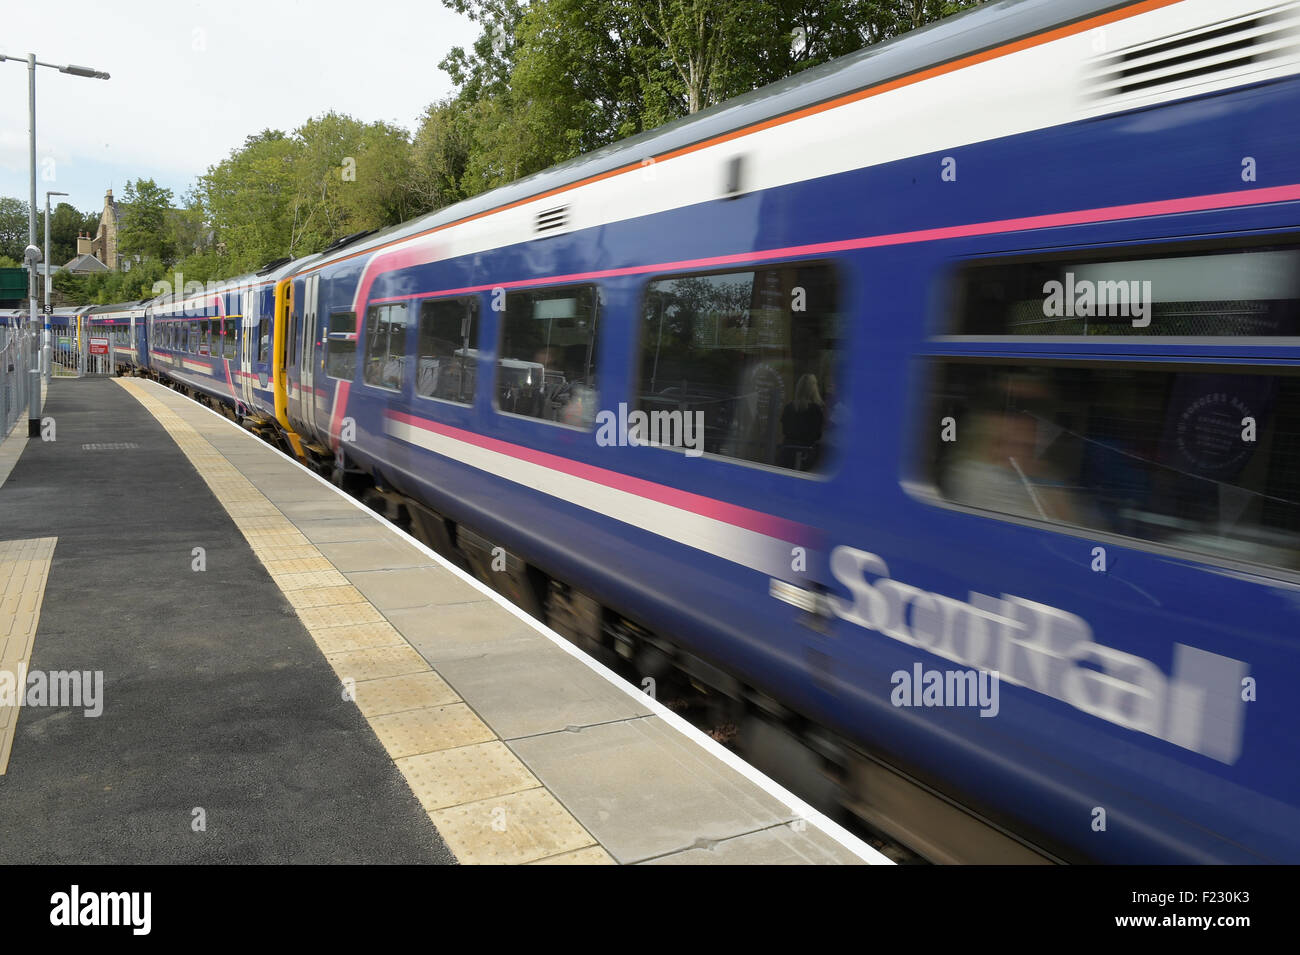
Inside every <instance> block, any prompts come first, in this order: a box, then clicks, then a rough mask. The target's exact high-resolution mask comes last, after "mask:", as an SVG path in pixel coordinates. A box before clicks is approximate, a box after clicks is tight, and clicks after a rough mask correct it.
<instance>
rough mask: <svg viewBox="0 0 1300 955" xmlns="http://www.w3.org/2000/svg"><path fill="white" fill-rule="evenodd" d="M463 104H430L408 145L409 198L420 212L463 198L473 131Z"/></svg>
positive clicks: (452, 102)
mask: <svg viewBox="0 0 1300 955" xmlns="http://www.w3.org/2000/svg"><path fill="white" fill-rule="evenodd" d="M469 109H470V107H468V106H467V105H466V104H465V103H463V102H461V101H460V100H457V99H445V100H440V101H439V102H436V103H432V104H430V106H429V108H428V109H426V110H425V111H424V116H422V117H421V118H420V125H419V127H418V128H417V129H416V132H415V139H414V141H413V142H412V144H411V176H410V182H409V186H410V191H411V200H412V202H414V203H415V205H416V207H417V208H418V209H419V210H421V211H429V210H433V209H441V208H442V207H444V206H449V205H451V204H452V203H453V202H459V201H460V200H461V199H464V198H465V190H464V185H463V183H464V179H465V169H466V166H467V164H468V163H469V153H470V148H471V146H472V144H473V135H474V130H473V126H472V122H471V120H470V117H469Z"/></svg>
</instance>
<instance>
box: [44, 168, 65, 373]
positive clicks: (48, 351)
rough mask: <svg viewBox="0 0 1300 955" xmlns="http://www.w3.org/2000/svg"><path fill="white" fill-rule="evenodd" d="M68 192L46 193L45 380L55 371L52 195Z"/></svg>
mask: <svg viewBox="0 0 1300 955" xmlns="http://www.w3.org/2000/svg"><path fill="white" fill-rule="evenodd" d="M66 195H67V193H66V192H55V191H54V190H52V189H51V190H47V191H46V193H45V341H44V347H43V349H42V351H41V370H42V371H43V372H44V374H45V380H46V381H49V380H50V375H52V374H53V373H54V369H53V368H52V367H51V359H52V357H53V355H52V353H51V351H52V347H53V344H54V342H53V340H52V337H51V335H50V318H51V313H52V312H53V311H54V309H53V308H52V307H51V306H50V196H66Z"/></svg>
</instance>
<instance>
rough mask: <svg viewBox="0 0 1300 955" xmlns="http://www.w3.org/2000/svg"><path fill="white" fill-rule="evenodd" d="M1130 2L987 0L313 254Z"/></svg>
mask: <svg viewBox="0 0 1300 955" xmlns="http://www.w3.org/2000/svg"><path fill="white" fill-rule="evenodd" d="M1134 2H1136V0H1123V2H1117V0H995V2H992V3H987V4H984V5H982V6H978V7H973V8H971V9H969V10H965V11H963V12H961V13H958V14H955V15H953V16H951V17H947V18H945V19H943V20H940V21H937V22H935V23H931V24H929V25H927V26H924V27H921V28H919V29H916V30H912V31H910V32H908V33H906V34H904V35H902V36H899V37H895V38H894V39H892V40H886V41H884V42H881V43H875V44H872V45H871V46H867V47H864V48H862V49H861V50H858V51H857V52H855V53H849V54H847V55H845V56H841V57H838V58H836V59H834V60H831V61H830V62H827V63H823V64H821V65H819V66H815V67H811V68H809V69H806V70H803V71H801V72H799V73H795V74H794V75H792V76H789V77H786V78H785V79H782V80H778V81H777V82H775V83H771V84H769V85H767V86H764V87H760V88H759V89H757V90H754V91H752V92H750V93H745V94H743V95H741V96H737V97H734V98H733V99H729V100H727V101H725V102H723V103H719V104H717V105H716V106H711V107H709V108H708V109H704V110H701V111H700V112H698V113H696V114H694V115H693V116H685V117H682V118H681V119H676V120H673V121H671V122H669V123H665V124H664V125H662V126H659V127H657V128H655V129H653V130H650V131H648V132H645V133H640V134H638V135H636V136H630V137H628V138H627V139H620V140H619V141H618V142H615V143H611V144H609V145H608V146H603V147H601V148H600V149H596V150H594V151H592V152H590V153H585V154H583V155H581V156H578V157H576V158H574V159H570V160H568V161H566V162H563V163H560V164H559V165H556V166H552V167H550V168H549V169H545V170H543V171H541V172H538V173H534V174H533V175H531V176H528V177H526V178H524V179H520V180H517V181H516V182H513V183H511V184H509V185H506V186H501V187H499V188H497V189H493V190H490V191H489V192H485V193H483V194H481V195H478V196H474V197H472V198H470V199H466V200H464V201H462V202H458V203H455V204H454V205H450V206H446V207H444V208H442V209H439V210H437V211H436V212H432V213H429V214H428V215H425V216H423V217H421V218H419V219H413V220H410V221H409V222H404V223H402V224H400V225H396V226H390V227H388V228H386V229H382V230H380V231H378V232H375V233H372V234H370V235H367V236H365V237H364V238H361V239H358V240H357V241H355V242H352V243H350V244H349V245H347V246H345V247H343V248H340V249H338V250H337V251H335V252H328V253H324V254H321V255H320V256H319V260H320V262H322V263H324V262H329V261H332V260H333V259H335V258H344V257H347V256H351V255H354V254H356V253H357V252H364V251H366V250H367V249H371V248H375V247H378V246H381V245H384V244H386V243H388V242H392V241H393V240H394V239H400V238H405V237H406V236H408V235H417V234H419V233H421V232H425V231H428V230H429V229H434V228H438V227H439V226H445V225H450V224H452V223H454V222H457V221H460V220H462V219H468V218H470V217H473V216H477V215H481V214H483V213H486V212H490V211H492V210H493V209H496V208H499V207H502V206H507V205H511V204H514V203H518V202H522V201H525V200H528V199H531V198H533V197H535V196H539V195H541V194H543V193H547V192H550V191H551V190H554V189H559V188H561V187H564V186H568V185H571V184H573V183H576V182H581V181H582V180H585V179H588V178H590V177H593V176H599V175H601V174H603V173H608V172H611V171H613V170H615V169H620V168H623V167H625V166H628V165H635V164H637V163H639V162H640V161H641V160H642V159H646V158H650V157H653V156H658V155H662V154H664V153H668V152H672V151H674V150H677V149H682V148H685V147H687V146H691V145H694V144H695V143H699V142H703V141H706V140H710V139H713V138H715V137H718V136H722V135H725V134H727V133H731V132H734V131H736V130H740V129H744V128H745V127H748V126H752V125H754V124H755V123H760V122H762V121H764V120H767V119H771V118H772V117H775V116H780V115H784V114H786V113H792V112H795V111H797V110H800V109H803V108H805V107H808V106H813V105H816V104H818V103H822V102H825V101H827V100H832V99H836V98H837V97H840V96H845V95H847V94H850V93H853V92H856V91H857V90H861V89H865V88H867V87H871V86H876V85H879V84H881V83H886V82H888V81H890V80H893V79H896V78H898V77H902V76H908V75H910V74H913V73H917V72H919V71H921V70H924V69H927V68H929V67H933V66H938V65H940V64H943V63H947V62H950V61H953V60H958V59H961V58H963V57H967V56H971V55H973V54H976V53H979V52H982V51H984V50H988V49H992V48H994V47H998V46H1001V45H1003V44H1006V43H1010V42H1014V41H1015V40H1018V39H1021V38H1024V37H1027V36H1033V35H1035V34H1038V33H1041V32H1043V31H1045V30H1049V29H1051V28H1053V27H1058V26H1062V25H1065V24H1068V23H1073V22H1075V21H1078V20H1084V19H1087V18H1088V17H1090V16H1093V15H1095V14H1098V13H1102V12H1105V11H1108V10H1115V9H1121V8H1123V7H1127V6H1131V5H1133V3H1134ZM305 264H306V262H305V261H303V262H302V265H300V264H299V263H294V267H293V269H292V271H297V270H298V269H299V268H301V267H302V266H303V265H305Z"/></svg>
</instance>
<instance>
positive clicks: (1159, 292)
mask: <svg viewBox="0 0 1300 955" xmlns="http://www.w3.org/2000/svg"><path fill="white" fill-rule="evenodd" d="M1119 256H1122V257H1119ZM957 296H958V302H957V305H958V307H957V308H956V309H955V310H954V312H953V314H954V315H955V316H956V321H955V322H954V324H953V327H952V328H951V329H950V332H951V334H954V335H999V336H1003V335H1015V336H1020V335H1034V336H1054V335H1151V336H1178V337H1201V336H1266V337H1279V336H1291V335H1300V248H1296V247H1294V246H1292V247H1290V248H1286V247H1281V248H1279V247H1276V246H1255V247H1242V246H1239V247H1237V248H1234V249H1226V250H1217V251H1207V250H1205V249H1204V248H1201V249H1199V250H1196V251H1194V252H1179V253H1176V254H1153V253H1152V252H1151V251H1145V252H1137V253H1135V252H1133V251H1132V250H1131V249H1130V250H1127V251H1125V252H1122V253H1113V254H1110V255H1093V256H1089V257H1082V256H1079V255H1077V254H1075V255H1073V256H1070V257H1063V256H1059V255H1058V256H1053V257H1050V258H1043V257H1038V258H1034V259H1030V260H1025V259H1019V260H1014V261H998V262H991V263H988V262H986V263H980V264H976V265H972V266H969V267H967V268H966V269H964V270H963V271H962V273H961V274H960V276H959V278H958V283H957Z"/></svg>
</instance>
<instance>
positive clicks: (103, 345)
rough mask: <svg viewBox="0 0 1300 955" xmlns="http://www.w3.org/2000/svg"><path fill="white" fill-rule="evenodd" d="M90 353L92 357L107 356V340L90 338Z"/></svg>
mask: <svg viewBox="0 0 1300 955" xmlns="http://www.w3.org/2000/svg"><path fill="white" fill-rule="evenodd" d="M90 353H91V354H92V355H107V354H108V339H107V338H92V339H91V340H90Z"/></svg>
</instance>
